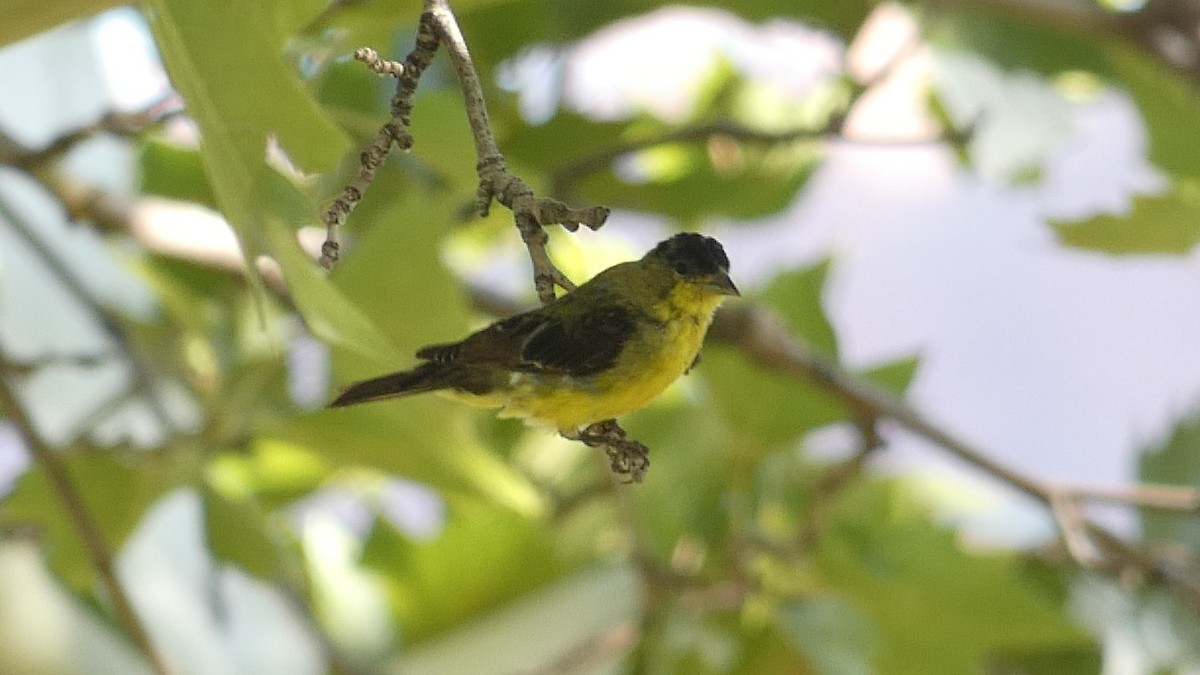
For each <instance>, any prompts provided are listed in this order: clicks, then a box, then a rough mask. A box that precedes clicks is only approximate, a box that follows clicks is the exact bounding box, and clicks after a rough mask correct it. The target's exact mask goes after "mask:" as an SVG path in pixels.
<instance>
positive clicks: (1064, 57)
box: [924, 5, 1112, 76]
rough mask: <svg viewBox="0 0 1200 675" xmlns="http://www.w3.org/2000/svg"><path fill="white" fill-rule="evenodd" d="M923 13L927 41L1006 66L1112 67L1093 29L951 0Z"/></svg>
mask: <svg viewBox="0 0 1200 675" xmlns="http://www.w3.org/2000/svg"><path fill="white" fill-rule="evenodd" d="M926 16H927V18H926V19H925V20H924V24H925V28H926V31H927V32H926V36H927V38H928V39H929V41H930V42H931V43H932V44H934V45H936V46H937V47H939V48H943V49H950V50H955V51H964V52H974V53H976V54H980V55H982V56H984V57H986V58H987V59H988V60H989V61H992V62H993V63H995V64H997V65H999V66H1001V67H1002V68H1004V69H1006V70H1032V71H1035V72H1038V73H1041V74H1042V75H1057V74H1059V73H1062V72H1064V71H1072V70H1085V71H1089V72H1092V73H1095V74H1097V75H1100V76H1105V75H1108V74H1110V73H1111V72H1112V65H1111V62H1110V61H1109V57H1108V52H1107V51H1106V49H1105V46H1106V45H1105V42H1104V41H1103V40H1099V39H1097V37H1096V36H1095V35H1083V34H1082V33H1080V32H1079V31H1065V30H1057V29H1055V28H1053V27H1050V26H1047V25H1045V24H1043V23H1037V22H1032V21H1023V20H1019V19H1016V18H1013V17H1011V16H1008V15H1006V14H1005V13H1003V12H989V11H986V10H979V9H975V8H969V7H961V8H960V7H954V6H953V5H946V6H944V9H942V8H939V10H938V11H936V12H931V13H929V14H927V15H926Z"/></svg>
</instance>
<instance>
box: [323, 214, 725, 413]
mask: <svg viewBox="0 0 1200 675" xmlns="http://www.w3.org/2000/svg"><path fill="white" fill-rule="evenodd" d="M738 295H740V293H739V292H738V289H737V286H735V285H734V283H733V280H732V279H731V278H730V276H729V257H728V256H727V255H726V254H725V249H724V248H723V247H722V246H721V244H720V243H719V242H718V241H717V240H716V239H713V238H712V237H708V236H705V235H702V234H698V233H695V232H683V233H680V234H676V235H674V236H672V237H670V238H669V239H666V240H664V241H662V242H660V243H659V244H657V245H656V246H655V247H654V248H653V249H651V250H650V251H649V252H648V253H646V255H645V256H644V257H642V258H641V259H640V260H634V261H630V262H624V263H619V264H617V265H613V266H612V267H609V268H607V269H605V270H604V271H602V272H600V273H599V274H597V275H596V276H595V277H593V278H591V279H589V280H588V281H587V282H586V283H584V284H582V285H581V286H579V287H578V288H576V289H575V290H573V291H571V292H569V293H567V294H565V295H562V296H560V297H558V298H555V299H554V300H552V301H550V302H548V303H546V304H545V305H542V306H541V307H538V308H537V309H532V310H529V311H526V312H523V313H520V314H515V315H513V316H510V317H508V318H505V319H501V320H499V321H496V322H494V323H492V324H490V325H488V326H486V327H484V328H482V329H480V330H479V331H476V332H475V333H472V334H471V335H468V336H467V337H466V338H464V339H462V340H460V341H458V342H451V343H446V344H435V345H429V346H426V347H423V348H421V349H420V350H418V351H417V353H416V356H417V358H418V359H421V363H419V364H418V365H416V367H414V368H412V369H410V370H402V371H399V372H395V373H390V374H387V375H382V376H380V377H375V378H371V379H368V380H362V381H359V382H354V383H352V384H350V385H349V386H347V387H346V388H345V389H343V390H342V391H341V393H340V394H339V395H338V396H337V397H336V398H335V399H334V400H333V401H332V402H331V403H330V404H329V407H331V408H338V407H342V406H349V405H355V404H359V403H366V402H370V401H378V400H382V399H391V398H396V397H402V396H410V395H413V394H420V393H425V392H439V393H442V394H445V395H449V396H450V397H451V398H456V399H459V400H462V401H464V402H466V403H469V404H472V405H475V406H478V407H488V408H499V412H498V416H499V417H515V418H520V419H523V420H525V421H526V422H527V423H530V424H533V425H542V426H549V427H552V428H555V429H557V430H558V431H559V432H561V433H564V434H566V433H571V432H578V431H579V430H580V429H582V428H586V427H588V426H589V425H592V424H594V423H597V422H602V421H606V420H609V419H615V418H618V417H621V416H623V415H627V414H629V413H632V412H634V411H637V410H639V409H641V408H643V407H645V406H646V405H648V404H649V403H650V402H651V401H653V400H654V399H655V398H657V397H658V395H659V394H661V393H662V392H663V391H664V390H665V389H666V388H667V387H668V386H670V384H671V383H672V382H674V381H675V380H676V379H678V378H679V377H680V376H682V375H683V374H684V373H685V372H687V371H688V370H690V369H691V367H692V366H693V365H694V364H695V363H696V362H697V361H698V359H699V352H700V347H701V345H702V344H703V342H704V336H705V334H706V333H707V332H708V327H709V325H710V324H711V323H712V317H713V314H714V312H716V310H717V307H718V306H719V305H720V304H721V302H722V301H723V300H725V299H727V298H729V297H730V296H738Z"/></svg>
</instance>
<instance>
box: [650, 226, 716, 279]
mask: <svg viewBox="0 0 1200 675" xmlns="http://www.w3.org/2000/svg"><path fill="white" fill-rule="evenodd" d="M646 255H648V256H656V257H659V258H662V259H664V260H666V261H667V264H669V265H670V266H671V267H672V268H673V269H674V270H675V271H676V272H678V273H679V274H682V275H684V276H688V277H700V276H705V275H710V274H716V273H718V272H721V273H728V272H729V256H727V255H725V249H724V248H722V247H721V244H720V242H718V241H717V240H716V239H713V238H712V237H706V236H704V235H702V234H696V233H695V232H683V233H680V234H677V235H675V236H674V237H671V238H670V239H667V240H666V241H663V242H660V243H659V244H658V246H655V247H654V249H653V250H651V251H650V253H648V254H646Z"/></svg>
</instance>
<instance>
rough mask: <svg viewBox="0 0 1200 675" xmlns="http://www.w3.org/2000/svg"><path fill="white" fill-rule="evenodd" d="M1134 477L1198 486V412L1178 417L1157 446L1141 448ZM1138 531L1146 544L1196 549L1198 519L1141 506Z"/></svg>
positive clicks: (1198, 543)
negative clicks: (1140, 527) (1136, 474)
mask: <svg viewBox="0 0 1200 675" xmlns="http://www.w3.org/2000/svg"><path fill="white" fill-rule="evenodd" d="M1138 479H1139V480H1141V481H1144V482H1147V483H1162V484H1166V485H1183V486H1187V487H1192V488H1200V413H1192V414H1191V415H1189V416H1187V417H1186V418H1184V419H1182V420H1180V421H1179V422H1178V423H1177V424H1176V425H1175V429H1174V430H1173V431H1172V432H1171V436H1170V438H1168V439H1166V440H1165V441H1164V442H1163V443H1162V444H1161V445H1159V446H1157V447H1151V448H1145V449H1143V450H1142V453H1141V457H1140V458H1139V460H1138ZM1142 534H1143V537H1144V538H1145V540H1146V541H1147V543H1158V544H1163V545H1167V546H1178V545H1180V544H1182V545H1185V546H1188V547H1190V548H1191V549H1192V550H1193V551H1197V552H1200V520H1198V519H1196V518H1188V517H1182V516H1180V515H1178V514H1173V513H1162V512H1159V511H1154V510H1151V509H1143V510H1142Z"/></svg>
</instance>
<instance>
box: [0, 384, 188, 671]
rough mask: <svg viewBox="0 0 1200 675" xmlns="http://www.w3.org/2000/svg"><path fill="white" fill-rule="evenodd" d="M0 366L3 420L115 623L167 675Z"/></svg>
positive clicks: (106, 554)
mask: <svg viewBox="0 0 1200 675" xmlns="http://www.w3.org/2000/svg"><path fill="white" fill-rule="evenodd" d="M0 366H2V367H0V408H3V410H4V411H5V417H7V418H8V419H9V420H10V421H12V422H13V423H14V424H15V425H16V426H17V429H18V430H19V431H20V432H21V436H22V437H23V438H24V441H25V446H26V447H28V448H29V450H30V451H31V452H32V453H33V459H34V462H36V463H37V465H38V467H39V468H41V470H42V472H43V473H45V475H46V479H47V481H48V482H49V484H50V489H51V490H52V491H53V492H54V494H55V495H56V496H57V497H58V500H59V502H60V503H61V504H62V507H63V510H64V511H66V513H67V519H68V520H70V522H71V524H72V526H74V528H75V531H76V533H77V534H78V535H79V539H80V541H81V542H82V543H83V549H84V550H85V551H86V552H87V555H88V558H90V559H91V562H92V566H93V567H95V568H96V573H97V574H98V575H99V577H100V582H101V583H102V584H104V588H105V590H106V591H107V592H108V599H109V601H110V602H112V606H113V611H114V612H115V614H116V618H117V621H118V622H120V624H121V626H122V627H123V628H124V629H125V632H126V634H128V635H129V638H130V639H131V640H132V641H133V643H134V645H135V646H136V647H137V649H138V650H139V651H141V652H142V654H143V655H144V656H145V657H146V660H147V661H149V663H150V667H151V668H152V669H153V670H154V672H155V673H158V675H168V674H169V673H170V672H171V671H170V670H169V669H168V668H167V666H166V663H165V662H164V661H163V660H162V657H161V656H160V655H159V654H158V651H157V650H156V649H155V648H154V644H153V643H152V642H151V641H150V636H149V634H148V633H147V632H146V629H145V627H144V626H143V625H142V622H141V619H139V618H138V615H137V612H135V611H134V609H133V604H132V603H131V602H130V601H129V597H128V596H127V595H126V593H125V589H124V588H123V587H122V586H121V582H120V580H119V579H118V578H117V572H116V568H115V566H114V565H113V559H112V552H111V551H110V550H109V547H108V543H107V542H106V541H105V540H104V535H103V533H101V531H100V526H99V525H98V524H97V523H96V521H95V520H94V519H93V518H92V514H91V513H90V512H89V511H88V507H87V505H86V504H84V503H83V498H82V497H81V496H80V495H79V491H78V490H76V489H75V485H74V483H72V482H71V476H70V474H69V473H68V471H67V467H66V465H65V464H63V462H62V460H61V459H60V458H59V456H58V454H57V453H55V452H54V451H53V450H52V449H50V448H49V447H47V446H46V445H45V444H43V443H42V441H41V438H40V436H39V435H38V433H37V430H36V429H35V428H34V426H33V423H32V421H31V420H30V419H29V417H28V416H27V415H26V414H25V413H24V408H23V407H22V406H21V404H20V401H18V400H17V396H16V393H15V392H14V391H13V390H12V388H11V387H10V385H9V383H8V379H7V378H8V373H9V372H10V369H9V364H8V363H7V362H6V361H0Z"/></svg>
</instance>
